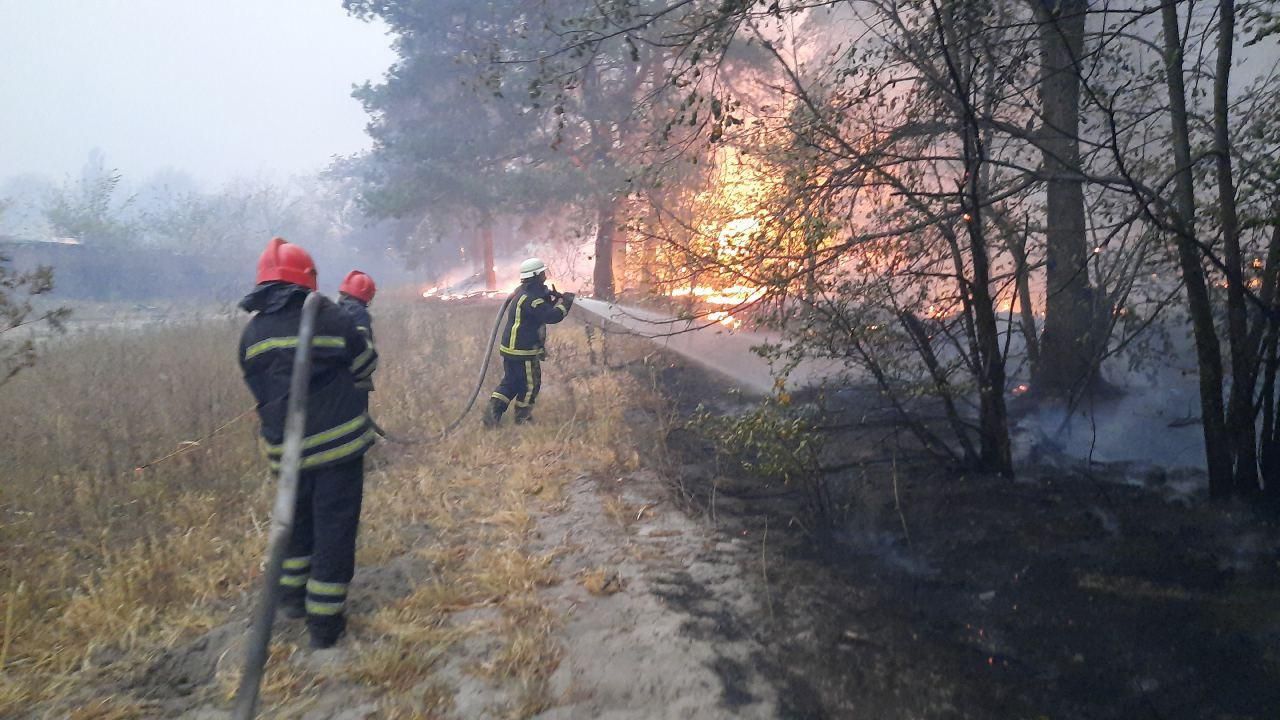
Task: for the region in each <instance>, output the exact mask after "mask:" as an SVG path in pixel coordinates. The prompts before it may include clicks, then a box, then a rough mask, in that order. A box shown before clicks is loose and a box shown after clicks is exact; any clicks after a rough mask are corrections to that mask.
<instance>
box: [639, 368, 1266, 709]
mask: <svg viewBox="0 0 1280 720" xmlns="http://www.w3.org/2000/svg"><path fill="white" fill-rule="evenodd" d="M661 365H662V366H661V367H660V368H658V370H657V373H658V375H657V378H658V381H659V383H660V387H661V388H664V389H665V392H666V394H667V397H668V398H669V399H670V400H671V401H672V404H673V406H674V409H675V411H676V413H677V415H678V416H679V417H682V418H685V419H688V418H691V417H692V416H693V413H694V411H695V409H696V408H697V407H699V406H702V407H704V408H705V407H709V408H712V409H713V410H718V411H720V412H726V413H728V412H735V411H738V410H741V409H743V408H745V407H746V406H747V404H748V403H749V402H751V400H750V399H749V398H738V397H736V396H733V395H729V394H728V393H727V392H726V388H727V387H728V386H727V384H726V383H725V381H724V380H723V379H721V378H719V377H718V376H715V375H713V374H711V373H708V372H705V371H703V370H701V369H698V368H695V367H690V366H688V365H686V364H684V363H682V362H680V361H679V360H677V359H674V358H670V357H668V358H665V360H663V361H662V362H661ZM652 371H653V370H652V369H649V370H648V371H647V372H652ZM850 397H852V398H854V399H852V400H850V401H849V404H851V405H857V404H858V403H859V402H862V400H860V399H858V398H859V394H858V393H852V394H850ZM865 397H866V394H865V393H864V394H863V396H862V398H863V399H865ZM853 409H855V410H856V409H857V408H856V407H855V408H853ZM862 416H863V417H865V416H866V414H865V412H864V413H863V414H862ZM873 425H874V424H873ZM894 432H895V431H893V430H891V429H886V428H885V427H872V428H860V429H855V430H847V431H843V434H842V435H840V436H839V437H836V438H833V442H832V443H831V445H833V446H834V447H836V448H838V450H837V451H836V453H835V455H834V456H833V457H832V458H831V460H832V461H833V464H841V462H840V461H842V460H844V461H849V460H857V459H860V458H861V459H866V460H867V463H866V464H865V465H863V466H861V467H855V468H853V469H849V470H846V471H843V472H841V473H837V474H834V475H832V476H830V477H829V478H828V481H829V484H830V487H831V491H832V493H833V495H834V496H835V497H836V498H837V499H838V501H839V502H838V504H839V505H840V507H839V508H838V512H836V513H834V515H835V517H832V518H830V519H829V521H828V522H827V523H826V525H825V526H823V525H822V524H821V523H819V522H818V521H817V520H816V519H815V518H813V517H812V513H811V512H810V511H809V510H808V509H807V507H808V506H806V504H805V503H804V501H803V494H802V493H800V492H798V491H797V488H794V487H787V486H785V485H783V484H781V483H779V482H776V481H769V480H768V479H761V478H750V477H746V476H744V475H743V474H742V473H736V472H735V471H734V469H733V463H732V461H731V460H732V459H729V461H726V459H725V458H724V457H722V456H719V455H718V453H717V451H716V448H715V447H714V445H713V444H712V443H711V441H710V440H708V439H707V438H706V437H705V436H704V435H703V434H702V433H700V432H699V430H698V428H696V427H690V426H688V425H686V426H685V427H683V428H678V429H676V430H673V431H672V432H671V433H670V435H669V437H668V442H667V445H668V448H667V455H668V457H667V468H666V470H667V472H668V474H669V475H670V476H671V477H672V479H673V482H674V484H675V486H676V490H677V491H678V493H679V494H681V496H682V497H684V498H685V499H686V500H687V501H688V503H689V507H690V509H692V510H694V511H697V512H702V513H705V514H706V515H707V516H708V518H709V519H711V520H712V521H713V523H714V525H715V527H716V529H717V531H718V532H721V533H723V534H725V535H726V536H731V537H735V538H741V539H744V540H745V541H747V542H754V543H757V544H756V545H755V546H754V547H756V548H757V551H756V552H755V553H753V555H754V556H755V559H754V560H753V561H752V562H748V563H745V564H744V565H745V566H744V568H743V573H744V576H745V577H747V578H748V580H749V581H750V582H753V583H755V584H756V585H757V591H758V593H760V595H761V597H762V598H764V600H765V602H764V603H762V606H767V607H768V608H770V611H769V612H768V613H765V614H763V615H762V616H761V617H754V618H739V619H736V620H725V621H723V622H720V623H717V626H719V627H722V628H723V629H724V631H725V632H731V633H741V632H751V633H752V634H753V635H755V636H756V637H757V638H758V639H759V640H760V641H761V643H762V644H763V645H764V647H765V648H767V651H768V653H769V657H764V658H760V659H759V662H760V664H761V666H762V667H765V668H767V669H768V671H769V672H770V673H771V674H772V675H774V679H775V680H776V682H777V685H778V687H779V688H780V692H782V694H783V696H784V702H783V708H784V713H785V714H787V715H788V716H790V717H796V718H877V719H893V718H1028V719H1034V720H1039V719H1041V718H1052V719H1058V718H1125V719H1152V720H1156V719H1161V718H1197V719H1198V718H1218V719H1223V720H1225V719H1228V718H1231V719H1242V718H1260V719H1261V718H1268V719H1275V718H1280V531H1278V530H1277V526H1276V524H1275V522H1274V521H1273V520H1271V519H1268V518H1266V517H1260V516H1257V515H1255V514H1253V513H1252V512H1250V511H1249V510H1248V509H1247V508H1245V507H1243V506H1230V505H1228V506H1223V505H1215V504H1210V503H1209V502H1208V500H1207V497H1206V496H1205V494H1204V492H1203V490H1201V489H1194V490H1192V491H1191V492H1190V493H1189V494H1183V495H1178V494H1176V493H1172V492H1169V491H1167V490H1168V489H1169V488H1170V487H1172V486H1174V485H1175V484H1176V481H1178V480H1182V481H1187V480H1188V478H1187V477H1186V476H1185V474H1184V475H1182V476H1179V475H1177V474H1169V473H1165V472H1162V471H1158V470H1153V469H1143V468H1135V467H1129V466H1118V465H1111V466H1102V465H1098V464H1094V465H1087V464H1084V463H1076V462H1072V461H1067V460H1064V459H1061V458H1047V457H1039V458H1037V459H1036V460H1035V461H1034V462H1033V463H1024V464H1023V465H1022V466H1021V467H1019V477H1018V478H1017V479H1016V480H1008V479H1003V478H999V477H994V476H989V475H982V474H972V473H969V474H965V473H960V472H957V471H955V470H952V469H949V468H947V467H944V466H942V465H940V464H939V463H937V462H936V461H934V460H932V459H930V458H928V457H927V456H925V455H923V454H922V453H920V452H918V451H912V450H911V447H910V443H907V442H903V439H902V438H901V437H900V436H897V435H895V434H894ZM890 446H893V447H899V448H900V449H899V450H898V451H897V452H898V453H900V454H897V455H896V458H895V462H894V463H892V464H890V463H887V462H884V457H883V456H884V455H885V449H886V448H888V447H890ZM894 470H896V476H897V489H898V500H899V501H900V502H899V503H895V501H894V494H893V484H894V479H893V478H894V474H895V473H894ZM1194 479H1195V478H1191V479H1190V480H1191V481H1194ZM1184 484H1185V483H1184ZM899 509H900V511H901V512H899ZM904 524H905V526H906V528H905V530H904ZM766 529H767V532H766ZM699 592H700V591H699V589H697V588H689V587H684V588H682V589H681V590H680V593H683V594H686V595H689V596H691V597H696V596H697V594H698V593H699ZM674 599H677V600H678V597H677V598H674ZM734 672H735V669H734V668H723V673H722V675H724V676H728V677H726V680H728V679H730V677H731V676H732V675H733V674H734ZM730 685H731V683H729V682H727V683H726V687H729V686H730ZM734 699H735V698H733V697H728V696H727V697H726V701H728V702H730V703H731V702H732V701H733V700H734ZM736 699H738V700H740V698H736Z"/></svg>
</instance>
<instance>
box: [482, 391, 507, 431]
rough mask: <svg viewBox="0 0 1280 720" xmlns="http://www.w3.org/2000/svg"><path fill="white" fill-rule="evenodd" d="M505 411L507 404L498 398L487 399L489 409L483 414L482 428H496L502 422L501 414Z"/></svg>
mask: <svg viewBox="0 0 1280 720" xmlns="http://www.w3.org/2000/svg"><path fill="white" fill-rule="evenodd" d="M506 411H507V403H506V402H504V401H502V400H499V399H498V398H489V409H488V410H486V411H485V413H484V426H485V427H487V428H496V427H498V423H500V422H502V413H504V412H506Z"/></svg>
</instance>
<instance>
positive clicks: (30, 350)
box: [0, 199, 71, 385]
mask: <svg viewBox="0 0 1280 720" xmlns="http://www.w3.org/2000/svg"><path fill="white" fill-rule="evenodd" d="M9 204H10V203H9V201H8V200H5V199H0V216H2V215H4V212H5V209H6V208H7V207H8V206H9ZM11 263H12V259H11V258H10V257H9V256H7V255H5V254H3V253H0V385H3V384H4V383H6V382H8V381H9V380H11V379H12V378H13V376H14V375H17V374H18V373H19V372H21V371H22V370H23V369H24V368H27V367H30V366H31V365H33V364H34V363H35V361H36V341H35V339H34V338H33V337H32V336H31V331H33V330H34V329H36V328H37V327H39V326H40V325H45V326H48V327H50V328H52V329H53V330H55V331H59V332H60V331H62V329H63V325H62V323H63V321H64V320H66V319H67V317H68V316H69V315H70V314H71V311H70V310H68V309H66V308H55V309H52V310H42V311H38V310H36V309H35V307H34V306H33V305H32V299H33V298H35V297H36V296H38V295H44V294H46V293H48V292H50V291H52V290H53V268H51V267H48V266H45V265H41V266H39V267H37V268H35V269H34V270H30V271H26V272H23V271H20V270H15V269H14V268H13V267H12V264H11ZM24 332H25V333H26V337H18V336H19V335H20V334H22V333H24ZM15 337H18V339H12V338H15Z"/></svg>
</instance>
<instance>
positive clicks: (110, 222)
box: [44, 150, 135, 247]
mask: <svg viewBox="0 0 1280 720" xmlns="http://www.w3.org/2000/svg"><path fill="white" fill-rule="evenodd" d="M121 178H122V176H121V174H120V172H119V171H117V170H115V169H110V170H109V169H107V167H106V163H105V159H104V157H103V155H102V153H101V152H100V151H98V150H94V151H93V152H92V153H90V155H89V160H88V161H87V162H86V163H85V166H84V169H83V170H81V172H80V178H79V180H78V181H77V182H76V183H75V184H72V183H70V182H67V183H64V184H63V186H62V187H61V188H58V189H57V190H55V191H54V192H53V193H52V194H51V196H50V197H49V198H48V200H47V202H46V204H45V208H44V216H45V221H46V222H47V223H48V224H49V227H50V229H51V230H52V231H53V232H54V233H55V234H56V235H57V236H59V237H68V238H74V239H76V240H78V241H80V242H82V243H85V244H87V245H97V246H100V247H119V246H122V245H124V244H126V243H128V242H129V240H130V239H131V237H132V235H133V233H134V231H135V228H134V227H133V226H132V224H131V223H129V222H128V221H126V220H124V219H123V217H122V215H123V211H124V210H125V209H126V208H127V207H128V206H129V205H130V203H131V202H132V198H124V199H121V198H120V197H119V190H120V180H121Z"/></svg>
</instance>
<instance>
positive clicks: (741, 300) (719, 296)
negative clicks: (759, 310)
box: [671, 285, 765, 305]
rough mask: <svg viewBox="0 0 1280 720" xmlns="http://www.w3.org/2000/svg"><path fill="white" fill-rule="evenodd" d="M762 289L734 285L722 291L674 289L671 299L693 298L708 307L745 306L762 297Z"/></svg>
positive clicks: (707, 288)
mask: <svg viewBox="0 0 1280 720" xmlns="http://www.w3.org/2000/svg"><path fill="white" fill-rule="evenodd" d="M764 293H765V291H764V288H751V287H747V286H745V285H734V286H733V287H727V288H724V289H717V288H713V287H707V286H705V285H695V286H693V287H687V288H676V289H675V290H672V291H671V297H689V296H693V297H695V298H697V299H699V300H701V301H702V302H704V303H707V304H708V305H745V304H747V303H750V302H755V301H756V300H759V299H760V298H762V297H764Z"/></svg>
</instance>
